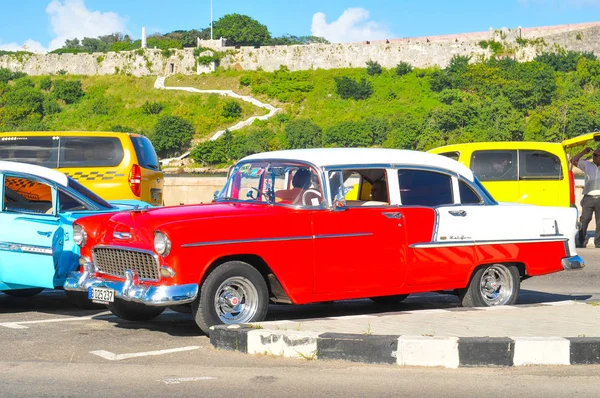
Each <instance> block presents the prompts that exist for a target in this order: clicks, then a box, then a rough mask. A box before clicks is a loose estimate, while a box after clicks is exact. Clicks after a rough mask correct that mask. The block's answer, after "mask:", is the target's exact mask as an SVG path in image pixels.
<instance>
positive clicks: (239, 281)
mask: <svg viewBox="0 0 600 398" xmlns="http://www.w3.org/2000/svg"><path fill="white" fill-rule="evenodd" d="M214 305H215V311H216V312H217V316H218V317H219V319H220V320H221V322H223V323H224V324H226V325H230V324H235V323H246V322H250V321H251V320H252V318H253V317H254V315H255V314H256V311H257V310H258V291H257V290H256V287H254V285H253V284H252V282H250V281H249V280H248V279H246V278H243V277H241V276H233V277H231V278H228V279H226V280H225V281H224V282H223V283H221V285H220V286H219V288H218V289H217V293H216V294H215V303H214Z"/></svg>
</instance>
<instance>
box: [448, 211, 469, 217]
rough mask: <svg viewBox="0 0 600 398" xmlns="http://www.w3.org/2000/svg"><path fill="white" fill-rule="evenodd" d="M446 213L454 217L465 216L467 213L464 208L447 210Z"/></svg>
mask: <svg viewBox="0 0 600 398" xmlns="http://www.w3.org/2000/svg"><path fill="white" fill-rule="evenodd" d="M448 213H450V214H452V215H453V216H456V217H465V216H466V215H467V212H466V211H464V210H449V211H448Z"/></svg>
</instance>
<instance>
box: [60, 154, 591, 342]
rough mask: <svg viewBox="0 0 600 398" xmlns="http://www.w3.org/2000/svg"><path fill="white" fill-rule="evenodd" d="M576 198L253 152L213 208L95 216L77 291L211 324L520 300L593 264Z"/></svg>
mask: <svg viewBox="0 0 600 398" xmlns="http://www.w3.org/2000/svg"><path fill="white" fill-rule="evenodd" d="M576 218H577V210H576V209H575V208H558V207H557V208H554V207H541V206H540V207H538V206H531V205H521V204H499V203H497V202H495V201H494V199H493V198H492V197H491V196H490V195H489V194H488V193H487V191H486V190H485V188H483V186H482V185H481V184H480V183H479V181H478V180H477V179H476V178H475V177H474V176H473V173H472V172H471V170H469V169H468V168H466V167H464V166H463V165H461V164H459V163H458V162H456V161H454V160H451V159H448V158H446V157H443V156H439V155H433V154H429V153H422V152H413V151H403V150H391V149H307V150H291V151H278V152H269V153H261V154H256V155H252V156H248V157H246V158H244V159H242V160H241V161H240V162H239V163H238V164H237V165H236V166H235V167H234V168H233V169H232V170H231V173H230V176H229V178H228V181H227V183H226V185H225V187H224V188H223V190H222V191H221V192H220V193H219V194H218V195H216V197H215V200H214V202H213V203H211V204H204V205H191V206H175V207H165V208H152V209H138V210H133V211H127V212H121V213H118V214H107V215H100V216H93V217H86V218H83V219H81V220H78V221H77V223H76V225H75V236H74V238H75V239H76V242H78V243H79V245H80V246H81V254H82V256H83V257H84V258H83V259H82V261H83V263H84V265H83V267H82V269H81V270H80V271H79V272H75V273H73V274H71V276H70V277H69V278H68V280H67V282H66V284H65V289H67V290H79V291H88V293H89V297H90V299H92V300H94V301H100V302H107V303H108V305H109V309H110V310H111V311H112V312H113V313H114V314H116V315H117V316H119V317H121V318H124V319H128V320H148V319H152V318H154V317H156V316H158V315H159V314H160V313H161V312H162V311H163V310H164V308H166V307H168V306H176V305H181V304H191V307H192V314H193V316H194V318H195V320H196V322H197V324H198V326H199V327H200V329H202V330H203V331H204V332H206V333H209V332H210V329H209V328H210V326H212V325H217V324H237V323H246V322H253V321H254V322H256V321H261V320H263V319H265V317H266V314H267V309H268V306H269V302H275V303H290V304H305V303H311V302H319V301H331V300H344V299H356V298H371V299H372V300H374V301H377V302H388V303H389V302H399V301H401V300H403V299H404V298H406V296H407V295H408V294H411V293H418V292H426V291H440V290H454V291H456V292H457V293H458V295H459V297H460V300H461V302H462V304H463V305H465V306H495V305H506V304H514V303H515V302H516V301H517V297H518V294H519V288H520V282H521V280H522V279H525V278H528V277H531V276H536V275H543V274H548V273H552V272H557V271H561V270H563V269H576V268H582V267H583V265H584V264H583V260H582V259H581V258H580V257H579V256H578V255H577V254H576V251H575V245H574V241H573V239H571V238H572V237H574V236H575V232H576V221H577V220H576Z"/></svg>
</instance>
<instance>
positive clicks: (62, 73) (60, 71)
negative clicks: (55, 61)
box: [56, 69, 68, 75]
mask: <svg viewBox="0 0 600 398" xmlns="http://www.w3.org/2000/svg"><path fill="white" fill-rule="evenodd" d="M67 73H68V72H67V71H66V70H64V69H59V70H58V71H56V74H57V75H66V74H67Z"/></svg>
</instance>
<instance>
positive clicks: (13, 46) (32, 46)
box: [0, 39, 47, 53]
mask: <svg viewBox="0 0 600 398" xmlns="http://www.w3.org/2000/svg"><path fill="white" fill-rule="evenodd" d="M0 50H5V51H30V52H34V53H45V52H46V51H47V49H46V48H45V47H44V46H43V45H42V43H40V42H37V41H35V40H31V39H29V40H27V41H26V42H25V44H17V43H6V44H0Z"/></svg>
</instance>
